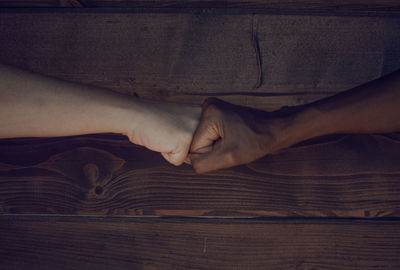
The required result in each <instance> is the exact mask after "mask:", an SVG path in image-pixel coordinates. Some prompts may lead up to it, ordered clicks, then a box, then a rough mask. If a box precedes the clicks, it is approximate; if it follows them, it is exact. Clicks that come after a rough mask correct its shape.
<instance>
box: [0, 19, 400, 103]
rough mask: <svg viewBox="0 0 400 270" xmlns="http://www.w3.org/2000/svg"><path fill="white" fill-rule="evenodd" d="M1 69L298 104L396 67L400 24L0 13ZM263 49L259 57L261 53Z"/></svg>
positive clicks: (124, 88) (194, 96) (159, 94)
mask: <svg viewBox="0 0 400 270" xmlns="http://www.w3.org/2000/svg"><path fill="white" fill-rule="evenodd" d="M0 40H1V43H0V61H1V62H3V63H8V64H11V65H15V66H18V67H21V68H25V69H29V70H33V71H36V72H40V73H43V74H47V75H50V76H54V77H58V78H62V79H65V80H70V81H76V82H81V83H86V84H91V85H97V86H102V87H108V88H112V89H114V90H115V91H119V92H123V93H127V94H131V95H134V94H136V95H138V96H140V97H144V98H153V99H159V100H169V101H177V102H189V103H201V102H202V100H204V98H205V97H207V96H219V97H223V98H225V99H226V100H228V101H232V102H235V103H240V104H243V105H250V106H254V107H259V108H264V109H275V108H278V107H280V106H282V105H295V104H301V103H305V102H309V101H312V100H316V99H319V98H322V97H324V96H327V95H331V94H333V93H336V92H339V91H342V90H346V89H348V88H351V87H353V86H356V85H359V84H362V83H365V82H367V81H369V80H372V79H375V78H377V77H380V76H381V75H383V74H387V73H389V72H391V71H394V70H396V69H398V68H400V18H394V17H351V16H294V15H286V16H285V15H265V14H264V15H263V14H257V15H250V14H243V15H238V14H236V15H235V14H207V13H201V12H200V13H198V14H196V13H172V14H171V13H168V14H162V13H161V14H160V13H158V14H155V13H143V14H140V13H139V14H138V13H123V14H117V13H108V12H105V13H93V12H88V13H73V12H72V13H71V12H66V13H64V12H61V13H57V14H54V13H46V12H45V13H41V12H38V13H18V12H16V13H12V12H10V11H8V12H6V13H2V14H0ZM257 48H259V50H257Z"/></svg>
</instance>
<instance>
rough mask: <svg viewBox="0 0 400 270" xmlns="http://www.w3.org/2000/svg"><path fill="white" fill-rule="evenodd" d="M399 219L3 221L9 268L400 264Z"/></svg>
mask: <svg viewBox="0 0 400 270" xmlns="http://www.w3.org/2000/svg"><path fill="white" fill-rule="evenodd" d="M398 228H399V223H398V222H396V221H379V222H376V221H357V220H350V221H348V220H347V221H346V220H342V221H340V220H338V221H332V220H325V221H323V220H308V221H307V220H280V221H262V220H261V221H254V220H253V221H246V220H226V219H225V220H221V219H217V220H210V219H205V220H193V219H179V220H164V219H147V218H146V219H143V218H119V219H108V220H104V219H102V218H96V219H87V218H83V217H75V218H74V217H64V218H63V217H55V218H53V217H48V218H46V217H44V218H41V219H38V218H35V217H31V218H18V217H12V218H2V219H1V220H0V240H1V241H0V267H1V268H2V269H41V270H45V269H74V270H76V269H332V270H333V269H342V270H350V269H351V270H353V269H363V270H367V269H387V270H389V269H399V268H400V259H399V258H400V257H399V256H400V253H399V252H400V231H399V230H398Z"/></svg>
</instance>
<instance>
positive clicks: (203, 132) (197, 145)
mask: <svg viewBox="0 0 400 270" xmlns="http://www.w3.org/2000/svg"><path fill="white" fill-rule="evenodd" d="M219 133H220V132H218V127H217V126H216V125H215V124H214V123H212V122H211V121H210V120H201V121H200V123H199V125H198V127H197V129H196V131H195V132H194V135H193V139H192V143H191V145H190V152H191V153H204V149H207V148H209V147H211V146H212V145H213V144H214V141H216V140H218V139H219V138H220V134H219Z"/></svg>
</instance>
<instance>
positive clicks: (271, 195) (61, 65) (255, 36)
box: [0, 0, 400, 269]
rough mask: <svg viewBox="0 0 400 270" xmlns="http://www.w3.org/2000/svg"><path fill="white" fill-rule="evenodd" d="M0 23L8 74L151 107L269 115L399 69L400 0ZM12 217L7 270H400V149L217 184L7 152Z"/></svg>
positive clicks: (11, 15) (377, 145) (95, 9)
mask: <svg viewBox="0 0 400 270" xmlns="http://www.w3.org/2000/svg"><path fill="white" fill-rule="evenodd" d="M17 6H18V7H25V8H22V9H20V8H19V9H13V8H10V7H17ZM0 7H3V9H1V10H0V61H1V62H2V63H6V64H10V65H13V66H17V67H20V68H24V69H28V70H32V71H35V72H39V73H42V74H46V75H49V76H53V77H57V78H60V79H65V80H69V81H75V82H81V83H84V84H90V85H96V86H101V87H107V88H110V89H112V90H114V91H118V92H121V93H125V94H127V95H131V96H136V97H140V98H150V99H157V100H165V101H175V102H184V103H193V104H200V103H201V102H202V101H203V100H204V99H205V98H206V97H209V96H217V97H220V98H222V99H224V100H227V101H230V102H234V103H236V104H242V105H247V106H252V107H256V108H261V109H266V110H272V109H276V108H279V107H281V106H284V105H297V104H303V103H307V102H310V101H313V100H316V99H319V98H323V97H325V96H329V95H332V94H334V93H337V92H340V91H343V90H346V89H349V88H351V87H353V86H356V85H359V84H362V83H364V82H367V81H369V80H372V79H375V78H378V77H380V76H382V75H384V74H388V73H390V72H392V71H394V70H396V69H399V68H400V17H399V16H398V14H399V13H398V11H399V10H400V8H399V7H400V5H399V2H398V1H357V0H352V1H339V0H336V1H330V2H329V3H325V2H323V1H306V0H304V1H300V0H299V1H295V0H292V1H286V2H284V3H281V2H279V1H271V0H269V1H246V2H244V1H237V0H235V1H218V2H214V1H183V0H182V1H167V2H161V1H100V0H99V1H89V0H87V1H18V2H16V1H0ZM27 7H30V8H27ZM31 7H32V8H31ZM33 7H36V8H33ZM37 7H41V8H37ZM43 7H47V8H45V9H43ZM49 7H63V8H49ZM70 7H76V8H70ZM121 7H127V8H128V9H122V8H121ZM138 7H140V9H137V8H138ZM179 7H185V8H184V9H180V8H179ZM0 213H1V215H0V269H55V268H56V269H94V268H96V269H399V268H400V231H399V228H400V134H399V133H397V134H379V135H335V136H326V137H323V138H316V139H313V140H310V141H307V142H304V143H301V144H299V145H297V146H295V147H292V148H291V149H288V150H286V151H284V152H282V153H280V154H277V155H274V156H267V157H265V158H263V159H261V160H258V161H256V162H253V163H251V164H249V165H246V166H238V167H235V168H231V169H226V170H220V171H217V172H214V173H210V174H206V175H196V174H195V173H194V172H193V170H192V169H191V168H190V167H189V166H187V165H183V166H181V167H174V166H172V165H169V164H168V163H167V162H166V161H164V160H163V159H162V157H161V155H159V154H158V153H154V152H151V151H148V150H146V149H144V148H141V147H138V146H135V145H132V144H131V143H129V141H128V140H127V139H126V138H125V137H123V136H120V135H116V134H96V135H87V136H76V137H64V138H47V139H39V138H22V139H3V140H0Z"/></svg>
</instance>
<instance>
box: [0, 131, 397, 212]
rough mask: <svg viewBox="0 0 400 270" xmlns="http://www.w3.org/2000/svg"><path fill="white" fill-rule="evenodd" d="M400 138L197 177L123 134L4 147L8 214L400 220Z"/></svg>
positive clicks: (343, 141)
mask: <svg viewBox="0 0 400 270" xmlns="http://www.w3.org/2000/svg"><path fill="white" fill-rule="evenodd" d="M399 164H400V135H399V134H392V135H391V136H378V135H375V136H372V135H357V136H356V135H354V136H350V135H349V136H335V137H328V138H320V139H316V140H314V141H309V142H308V143H304V144H302V145H298V146H297V147H295V148H292V149H289V150H287V151H284V152H281V153H280V154H276V155H273V156H267V157H265V158H264V159H261V160H258V161H256V162H254V163H251V164H249V165H247V166H239V167H235V168H232V169H227V170H220V171H217V172H214V173H211V174H205V175H196V174H195V173H194V172H193V170H192V168H191V167H190V166H188V165H184V166H181V167H174V166H172V165H169V164H168V163H167V162H166V161H164V160H163V159H162V157H161V155H159V154H158V153H154V152H151V151H148V150H145V149H143V148H140V147H137V146H135V145H133V144H131V143H130V142H129V141H128V140H127V139H125V138H124V137H122V136H115V135H109V136H106V135H94V136H81V137H67V138H53V139H47V140H46V139H14V140H1V141H0V212H1V213H3V214H6V213H13V214H83V215H134V216H149V215H150V216H154V215H156V216H246V217H252V216H270V217H273V216H275V217H276V216H278V217H279V216H282V217H295V216H311V217H312V216H313V217H365V218H371V217H384V216H392V217H399V216H400V166H399Z"/></svg>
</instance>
